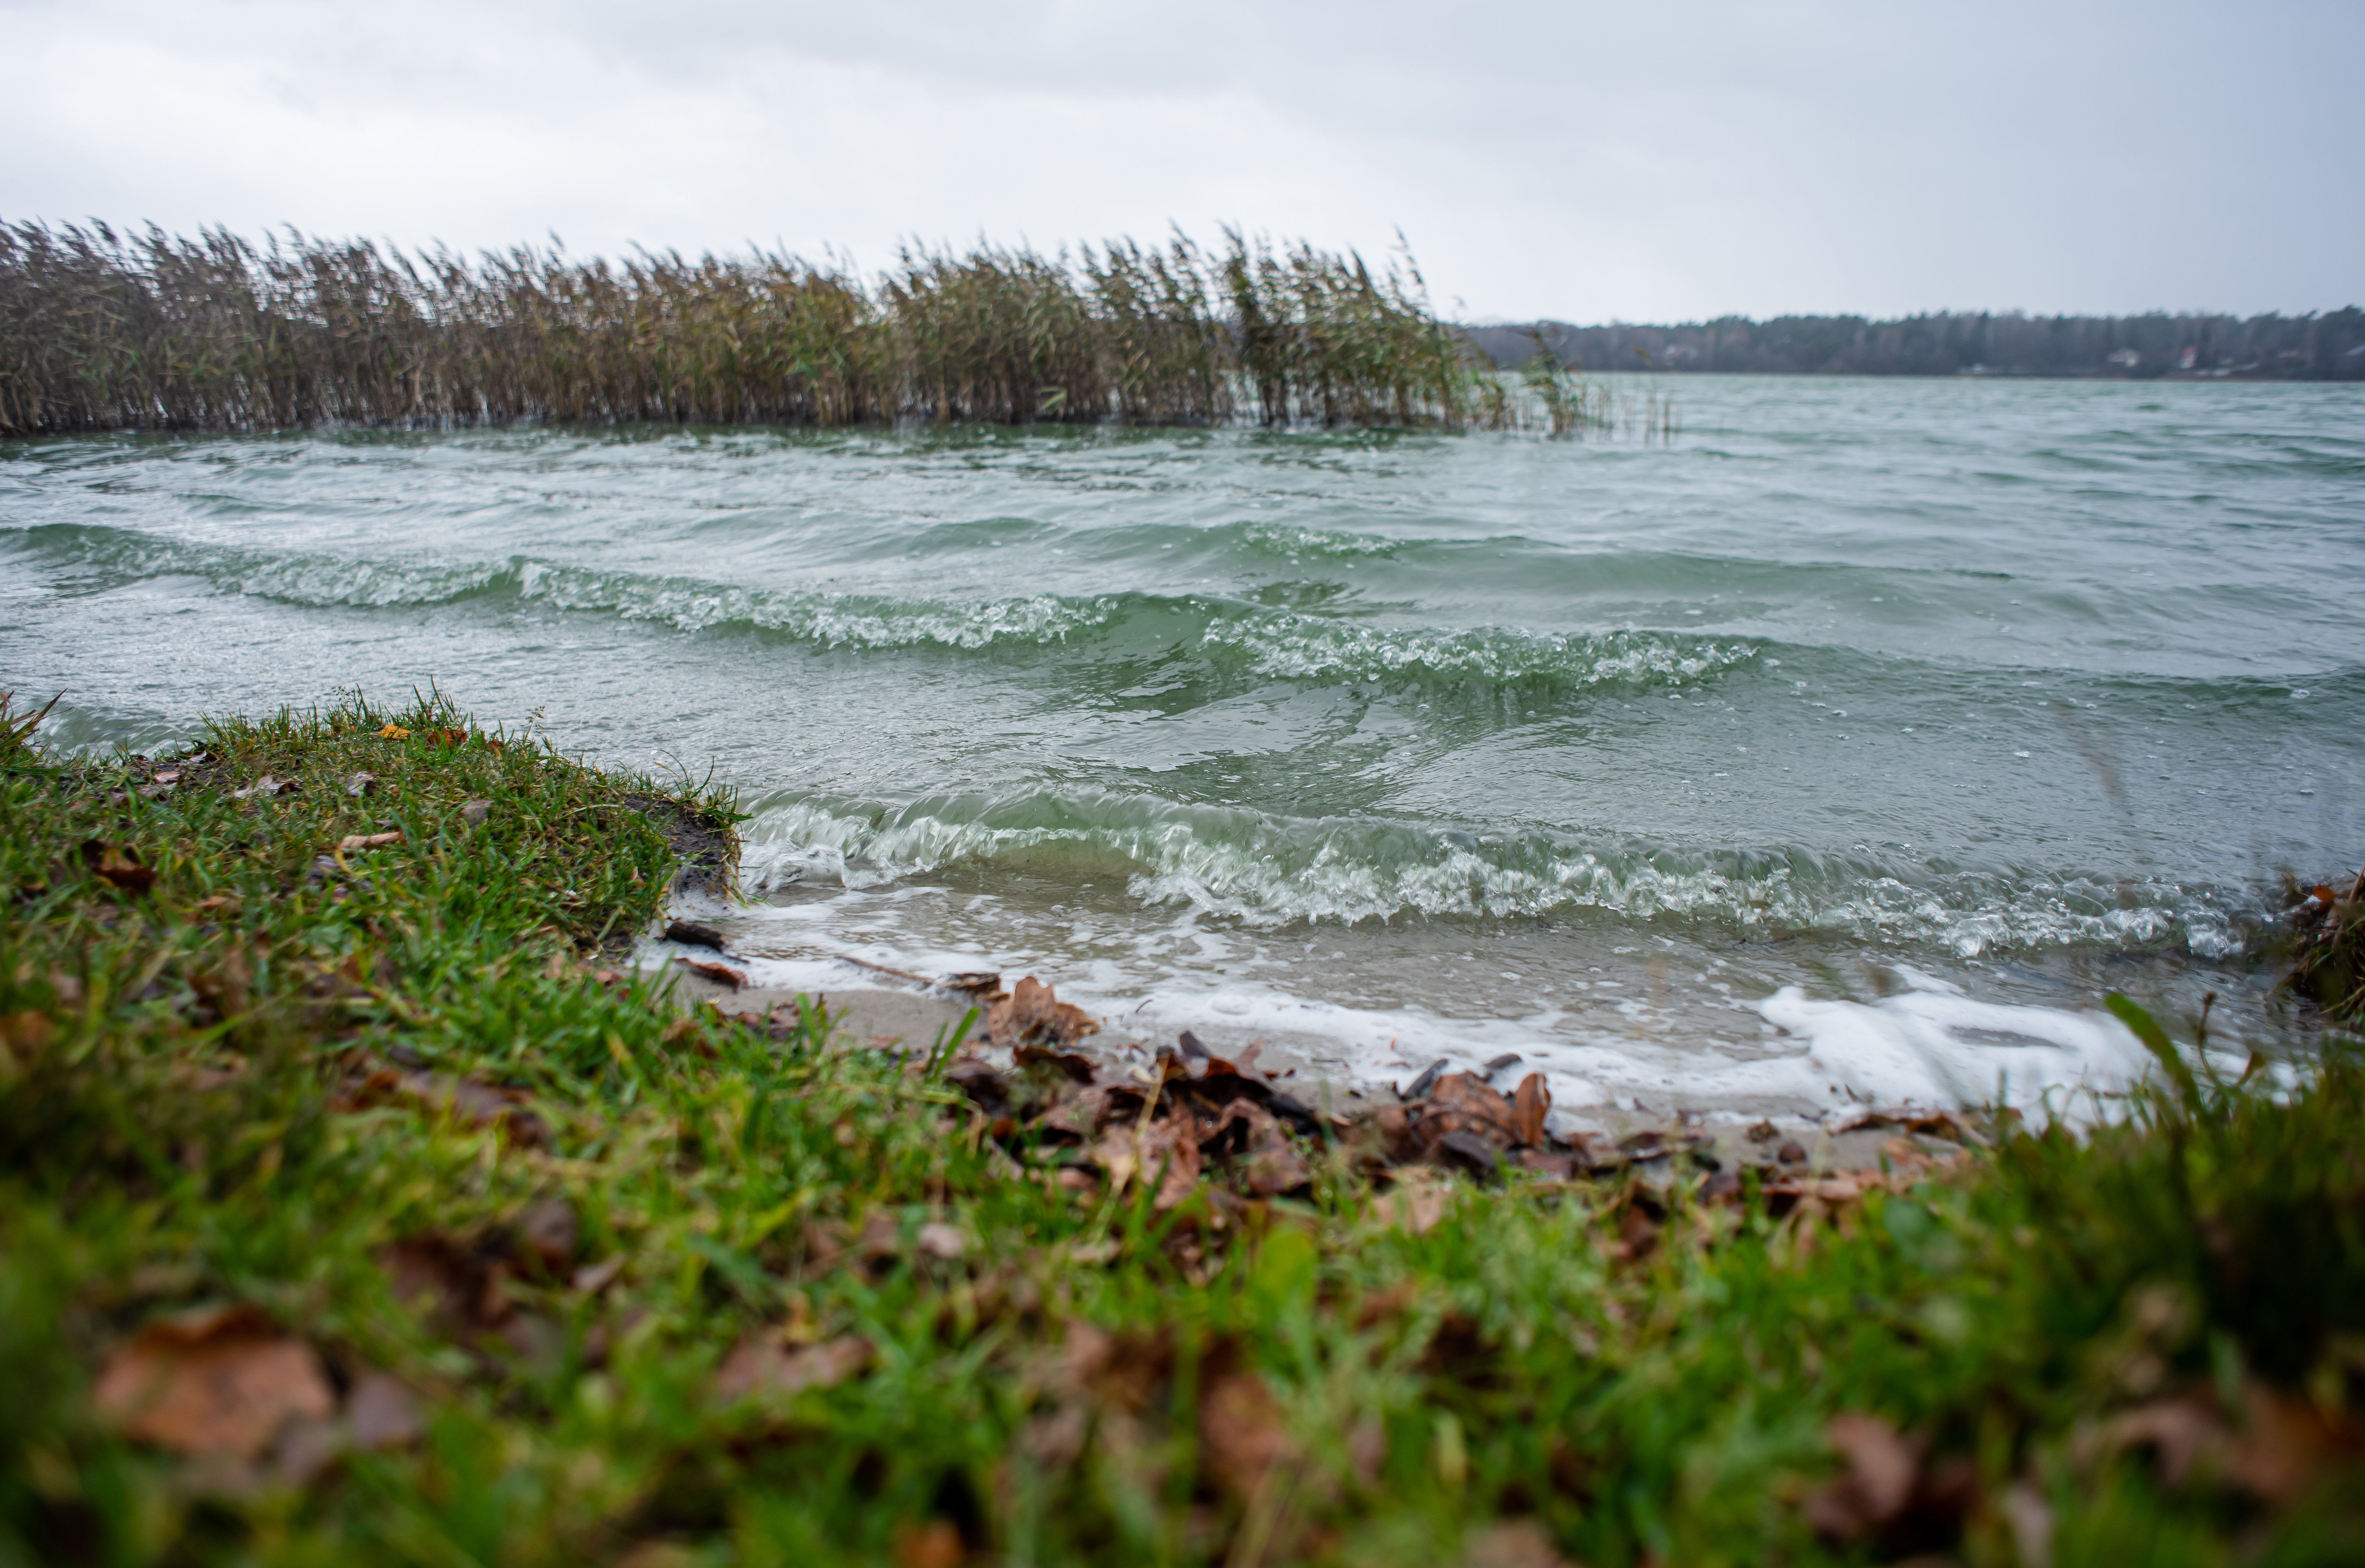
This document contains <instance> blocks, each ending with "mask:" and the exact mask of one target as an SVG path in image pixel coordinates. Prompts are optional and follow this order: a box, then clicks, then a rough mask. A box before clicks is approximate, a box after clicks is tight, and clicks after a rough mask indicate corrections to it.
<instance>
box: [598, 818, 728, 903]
mask: <svg viewBox="0 0 2365 1568" xmlns="http://www.w3.org/2000/svg"><path fill="white" fill-rule="evenodd" d="M624 804H625V805H626V806H628V807H630V808H631V809H633V811H636V812H640V813H641V815H643V816H644V817H646V818H648V819H649V821H650V822H651V823H654V824H655V825H656V830H657V832H658V833H660V834H663V835H664V836H665V841H666V847H667V848H668V849H670V850H672V851H673V854H674V858H675V859H676V860H677V861H678V862H679V863H680V866H679V869H678V870H677V871H675V873H674V888H675V890H676V891H681V890H697V891H700V892H703V893H707V894H710V895H712V896H713V897H715V898H721V897H722V896H723V894H725V893H727V892H729V891H730V890H731V872H732V868H734V866H735V865H736V864H737V863H738V859H739V839H738V836H737V835H736V834H734V833H733V832H732V831H731V824H730V823H726V822H724V821H723V820H722V819H721V818H719V817H716V816H712V815H710V814H708V813H706V812H697V811H693V810H691V809H690V808H689V807H688V806H685V805H682V804H681V803H680V802H679V801H667V800H661V799H659V798H658V797H656V796H655V795H627V796H625V797H624Z"/></svg>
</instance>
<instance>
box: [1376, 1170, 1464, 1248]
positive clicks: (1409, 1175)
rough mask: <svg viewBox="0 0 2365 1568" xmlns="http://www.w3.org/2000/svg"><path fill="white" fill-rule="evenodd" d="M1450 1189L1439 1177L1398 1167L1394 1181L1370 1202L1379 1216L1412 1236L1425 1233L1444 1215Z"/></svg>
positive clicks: (1425, 1171) (1424, 1171) (1433, 1227)
mask: <svg viewBox="0 0 2365 1568" xmlns="http://www.w3.org/2000/svg"><path fill="white" fill-rule="evenodd" d="M1451 1196H1452V1187H1451V1186H1450V1185H1448V1184H1447V1182H1445V1181H1444V1180H1443V1179H1442V1178H1440V1177H1438V1176H1435V1175H1432V1174H1431V1173H1430V1172H1429V1171H1427V1170H1420V1169H1418V1167H1415V1168H1413V1169H1409V1170H1399V1171H1398V1172H1397V1173H1396V1183H1395V1186H1394V1187H1392V1188H1390V1189H1389V1190H1388V1191H1387V1192H1386V1193H1384V1194H1382V1195H1381V1197H1380V1200H1379V1202H1378V1203H1377V1204H1374V1205H1373V1207H1374V1208H1375V1209H1376V1210H1377V1211H1378V1213H1379V1215H1380V1217H1381V1219H1382V1220H1383V1221H1384V1223H1386V1224H1388V1225H1391V1226H1395V1228H1396V1229H1398V1230H1401V1231H1404V1232H1406V1233H1407V1235H1412V1236H1426V1235H1428V1234H1429V1232H1430V1231H1432V1230H1434V1229H1436V1228H1437V1222H1438V1221H1439V1220H1440V1219H1443V1218H1444V1217H1445V1204H1446V1201H1447V1199H1448V1198H1450V1197H1451Z"/></svg>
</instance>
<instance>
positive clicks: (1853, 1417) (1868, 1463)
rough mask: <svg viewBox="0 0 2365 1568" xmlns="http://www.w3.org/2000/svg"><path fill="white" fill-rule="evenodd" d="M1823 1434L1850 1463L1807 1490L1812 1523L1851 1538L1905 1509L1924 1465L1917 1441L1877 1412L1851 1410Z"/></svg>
mask: <svg viewBox="0 0 2365 1568" xmlns="http://www.w3.org/2000/svg"><path fill="white" fill-rule="evenodd" d="M1823 1438H1824V1440H1825V1441H1827V1442H1829V1443H1830V1444H1831V1446H1832V1449H1833V1451H1834V1452H1836V1453H1837V1454H1838V1455H1839V1456H1840V1458H1841V1460H1842V1461H1843V1462H1844V1463H1845V1465H1846V1468H1845V1469H1844V1471H1843V1472H1842V1473H1840V1474H1839V1475H1838V1476H1836V1477H1834V1478H1833V1480H1832V1481H1831V1482H1829V1483H1828V1484H1825V1485H1823V1486H1821V1487H1819V1488H1817V1489H1816V1490H1815V1491H1814V1492H1812V1493H1810V1494H1809V1495H1808V1496H1807V1499H1806V1501H1805V1503H1804V1505H1803V1506H1802V1511H1803V1513H1804V1515H1805V1517H1806V1520H1807V1523H1808V1524H1809V1525H1810V1527H1812V1528H1813V1529H1814V1530H1815V1532H1816V1533H1817V1534H1819V1535H1821V1536H1823V1537H1825V1538H1826V1539H1828V1540H1855V1538H1857V1537H1859V1536H1862V1535H1864V1534H1865V1533H1866V1531H1868V1530H1870V1529H1874V1528H1875V1527H1877V1526H1879V1525H1884V1524H1887V1523H1888V1522H1889V1520H1891V1519H1893V1518H1897V1517H1898V1515H1900V1514H1901V1513H1903V1512H1904V1511H1905V1505H1906V1504H1907V1503H1908V1502H1910V1501H1911V1500H1912V1496H1913V1483H1914V1479H1915V1477H1916V1476H1917V1475H1918V1474H1919V1473H1920V1472H1921V1468H1922V1453H1921V1450H1920V1448H1919V1447H1918V1446H1917V1445H1914V1444H1911V1443H1908V1442H1907V1441H1906V1440H1905V1439H1903V1438H1901V1437H1900V1436H1899V1435H1898V1432H1897V1428H1895V1427H1892V1426H1890V1425H1889V1423H1888V1422H1887V1421H1885V1420H1883V1419H1881V1418H1880V1417H1877V1416H1869V1415H1866V1414H1864V1413H1862V1412H1860V1411H1849V1412H1845V1413H1844V1414H1842V1415H1838V1416H1834V1417H1832V1418H1831V1420H1830V1421H1829V1422H1828V1423H1827V1424H1826V1425H1825V1426H1824V1428H1823Z"/></svg>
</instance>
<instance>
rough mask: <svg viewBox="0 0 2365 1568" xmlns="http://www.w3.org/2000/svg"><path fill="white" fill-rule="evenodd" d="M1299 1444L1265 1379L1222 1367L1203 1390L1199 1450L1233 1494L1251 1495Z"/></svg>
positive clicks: (1238, 1495)
mask: <svg viewBox="0 0 2365 1568" xmlns="http://www.w3.org/2000/svg"><path fill="white" fill-rule="evenodd" d="M1294 1453H1295V1444H1294V1443H1292V1442H1291V1440H1290V1436H1289V1428H1288V1425H1287V1423H1286V1422H1284V1421H1283V1419H1282V1414H1281V1406H1280V1403H1279V1402H1278V1401H1276V1400H1275V1399H1274V1398H1273V1396H1272V1390H1271V1389H1270V1388H1268V1387H1266V1386H1265V1382H1264V1379H1263V1378H1261V1377H1260V1376H1258V1375H1257V1374H1256V1373H1255V1372H1250V1371H1247V1370H1245V1369H1238V1370H1231V1371H1219V1372H1216V1373H1215V1374H1214V1375H1213V1376H1211V1377H1210V1378H1209V1379H1208V1380H1207V1382H1206V1383H1205V1385H1204V1386H1203V1387H1202V1388H1201V1390H1200V1394H1199V1454H1200V1457H1201V1458H1202V1459H1203V1460H1204V1461H1205V1463H1206V1466H1207V1469H1208V1471H1209V1472H1210V1473H1212V1474H1213V1475H1214V1476H1215V1478H1216V1483H1217V1484H1219V1485H1221V1486H1222V1487H1223V1488H1224V1489H1225V1490H1226V1491H1227V1492H1229V1493H1230V1494H1231V1495H1233V1496H1235V1497H1238V1498H1240V1499H1242V1500H1245V1499H1247V1498H1250V1497H1253V1496H1255V1495H1256V1494H1257V1489H1258V1488H1259V1487H1260V1486H1261V1485H1262V1484H1264V1479H1265V1477H1266V1476H1267V1475H1268V1474H1269V1473H1272V1469H1273V1467H1274V1466H1275V1465H1277V1464H1280V1463H1282V1462H1283V1461H1285V1460H1287V1459H1289V1458H1291V1457H1292V1456H1293V1455H1294Z"/></svg>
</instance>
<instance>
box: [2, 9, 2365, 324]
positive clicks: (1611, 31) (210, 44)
mask: <svg viewBox="0 0 2365 1568" xmlns="http://www.w3.org/2000/svg"><path fill="white" fill-rule="evenodd" d="M2360 44H2365V3H2360V0H2248V3H2247V4H2244V5H2239V6H2236V5H2229V4H2220V5H2214V6H2198V5H2191V4H2186V3H2184V0H2146V3H2144V4H2132V3H2121V0H2049V3H2044V4H2028V3H2024V0H2001V3H1996V4H1984V5H1978V6H1971V5H1957V6H1937V5H1916V4H1913V3H1912V0H1880V3H1878V4H1857V3H1853V0H1822V3H1817V0H1777V3H1748V0H1709V3H1702V4H1673V5H1656V6H1653V5H1649V4H1641V3H1636V0H1625V3H1623V4H1619V5H1598V4H1595V3H1593V0H1581V3H1568V4H1558V5H1548V4H1521V3H1485V4H1463V5H1461V6H1448V5H1437V4H1425V5H1413V4H1407V3H1400V0H1362V3H1358V4H1353V5H1345V4H1328V3H1326V4H1302V5H1293V4H1290V3H1288V0H1260V3H1255V4H1250V3H1246V0H1203V3H1202V4H1199V5H1195V6H1176V5H1163V6H1150V5H1140V4H1116V3H1113V0H1060V3H1026V4H1010V5H1000V6H994V5H985V4H977V3H975V0H971V3H969V4H957V3H947V0H905V3H903V4H896V5H880V4H875V3H874V4H860V3H847V0H841V3H840V4H837V5H833V6H816V5H809V4H805V3H803V0H790V3H771V4H762V3H757V0H723V3H720V4H713V3H708V4H699V3H683V0H675V3H673V4H669V5H652V4H648V3H646V0H643V3H641V4H636V5H630V6H627V5H623V4H620V3H617V0H579V3H576V4H562V3H559V0H429V3H424V4H410V3H405V0H389V3H385V4H378V5H367V4H360V3H357V0H336V3H332V4H315V3H309V0H252V3H244V0H169V3H168V0H95V3H82V4H72V3H62V0H0V138H5V140H0V146H4V147H5V148H6V156H5V158H0V218H10V219H24V218H46V219H50V220H53V221H63V220H73V219H81V218H92V217H95V218H105V219H106V220H108V221H111V222H117V223H123V222H139V221H144V220H153V221H155V222H157V223H161V224H163V225H164V226H165V227H166V228H169V229H175V230H190V229H194V228H195V227H196V226H198V225H200V224H211V223H219V224H224V225H227V226H229V227H230V228H232V229H236V230H242V231H245V232H248V233H256V232H259V231H261V230H263V229H265V228H267V227H270V226H274V225H279V224H293V225H295V226H297V228H299V229H302V230H307V231H308V232H313V233H318V234H324V235H337V236H342V235H348V234H366V235H372V236H375V237H379V238H383V239H388V240H392V241H397V242H399V243H402V244H406V245H419V244H425V243H428V242H430V241H443V242H446V243H449V244H451V245H454V246H457V247H460V248H463V249H470V250H473V249H476V248H479V247H484V246H491V245H507V244H513V243H517V242H519V241H544V239H545V237H546V236H547V235H549V234H550V233H553V232H555V233H556V234H558V235H559V236H561V237H562V238H564V240H565V241H566V244H567V246H568V248H569V249H570V250H572V251H574V252H577V253H588V252H610V253H614V252H622V251H624V250H626V249H627V248H629V247H630V246H632V245H634V244H638V245H642V246H645V247H649V248H652V249H667V248H672V249H679V250H683V251H689V252H695V251H700V250H708V249H715V250H738V249H744V248H745V246H746V245H748V244H749V243H751V242H754V243H760V244H764V245H767V246H779V247H784V248H786V249H789V250H791V251H796V252H803V253H806V254H818V253H820V252H823V251H824V249H835V251H836V252H839V253H841V254H846V255H850V256H851V257H852V259H853V260H854V261H855V262H857V263H859V264H860V265H862V266H864V267H866V268H868V267H875V266H878V265H880V264H882V263H886V262H888V261H890V260H891V258H892V255H893V252H894V248H895V244H896V242H897V241H898V240H900V239H902V238H905V237H916V238H919V239H922V240H925V241H957V242H958V241H970V240H972V239H974V238H976V237H977V236H978V235H979V234H981V233H982V234H984V235H986V236H989V237H991V238H992V239H995V240H1000V241H1014V240H1019V239H1026V240H1031V241H1034V242H1036V243H1037V244H1039V245H1045V246H1049V245H1054V244H1057V243H1059V242H1061V241H1073V240H1079V239H1083V240H1096V239H1099V238H1102V237H1104V236H1108V235H1113V234H1133V235H1136V236H1138V237H1141V238H1144V239H1149V238H1151V237H1153V236H1157V235H1160V234H1162V233H1163V232H1164V231H1165V230H1166V229H1167V227H1168V225H1169V223H1170V222H1171V223H1176V224H1180V225H1181V226H1182V227H1183V229H1185V230H1189V231H1191V232H1192V233H1194V234H1196V235H1198V236H1201V237H1203V238H1213V237H1215V236H1216V233H1217V229H1218V225H1220V224H1222V223H1225V222H1237V223H1240V224H1244V225H1246V226H1248V227H1249V228H1250V229H1254V230H1266V231H1269V232H1271V233H1273V234H1275V235H1291V236H1294V235H1303V236H1306V237H1307V238H1310V239H1312V240H1314V241H1317V242H1318V243H1322V244H1325V245H1328V246H1333V247H1347V246H1354V247H1359V248H1362V250H1364V251H1365V252H1367V253H1369V252H1381V251H1384V250H1385V249H1387V248H1388V247H1389V246H1390V245H1391V244H1392V243H1393V241H1394V236H1395V232H1396V230H1398V229H1401V230H1403V231H1404V233H1405V234H1406V236H1407V238H1408V239H1409V240H1410V241H1411V243H1412V246H1413V249H1414V252H1416V254H1417V255H1418V258H1419V260H1420V262H1421V263H1422V266H1423V269H1424V271H1425V272H1426V273H1427V274H1428V277H1429V284H1430V287H1431V290H1432V292H1433V294H1434V295H1435V296H1436V297H1437V300H1438V303H1439V305H1440V308H1443V309H1445V310H1446V311H1448V312H1450V313H1454V314H1459V315H1463V316H1465V317H1468V318H1474V319H1484V318H1504V319H1526V318H1530V317H1536V316H1552V317H1558V318H1561V319H1571V320H1577V321H1594V320H1607V319H1627V320H1665V319H1694V318H1699V317H1705V316H1713V315H1720V314H1724V313H1727V312H1738V313H1743V314H1750V315H1757V316H1765V315H1772V314H1779V313H1782V312H1786V311H1843V310H1844V311H1860V312H1867V313H1874V314H1894V313H1899V312H1903V311H1910V310H1919V309H1941V308H1974V309H1976V308H1994V309H2010V308H2024V309H2029V310H2034V311H2046V312H2050V311H2057V310H2078V311H2112V312H2122V311H2129V310H2139V309H2147V308H2162V307H2165V308H2209V309H2221V310H2226V309H2230V310H2238V311H2244V312H2248V311H2255V310H2264V309H2281V310H2285V311H2292V310H2303V309H2309V308H2328V307H2337V306H2341V305H2346V304H2350V303H2356V302H2365V177H2360V174H2359V170H2360V168H2365V159H2360V156H2359V154H2360V152H2365V134H2360V132H2365V107H2360V106H2361V105H2365V92H2360V90H2359V70H2360V65H2365V50H2360V48H2359V46H2360Z"/></svg>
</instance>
